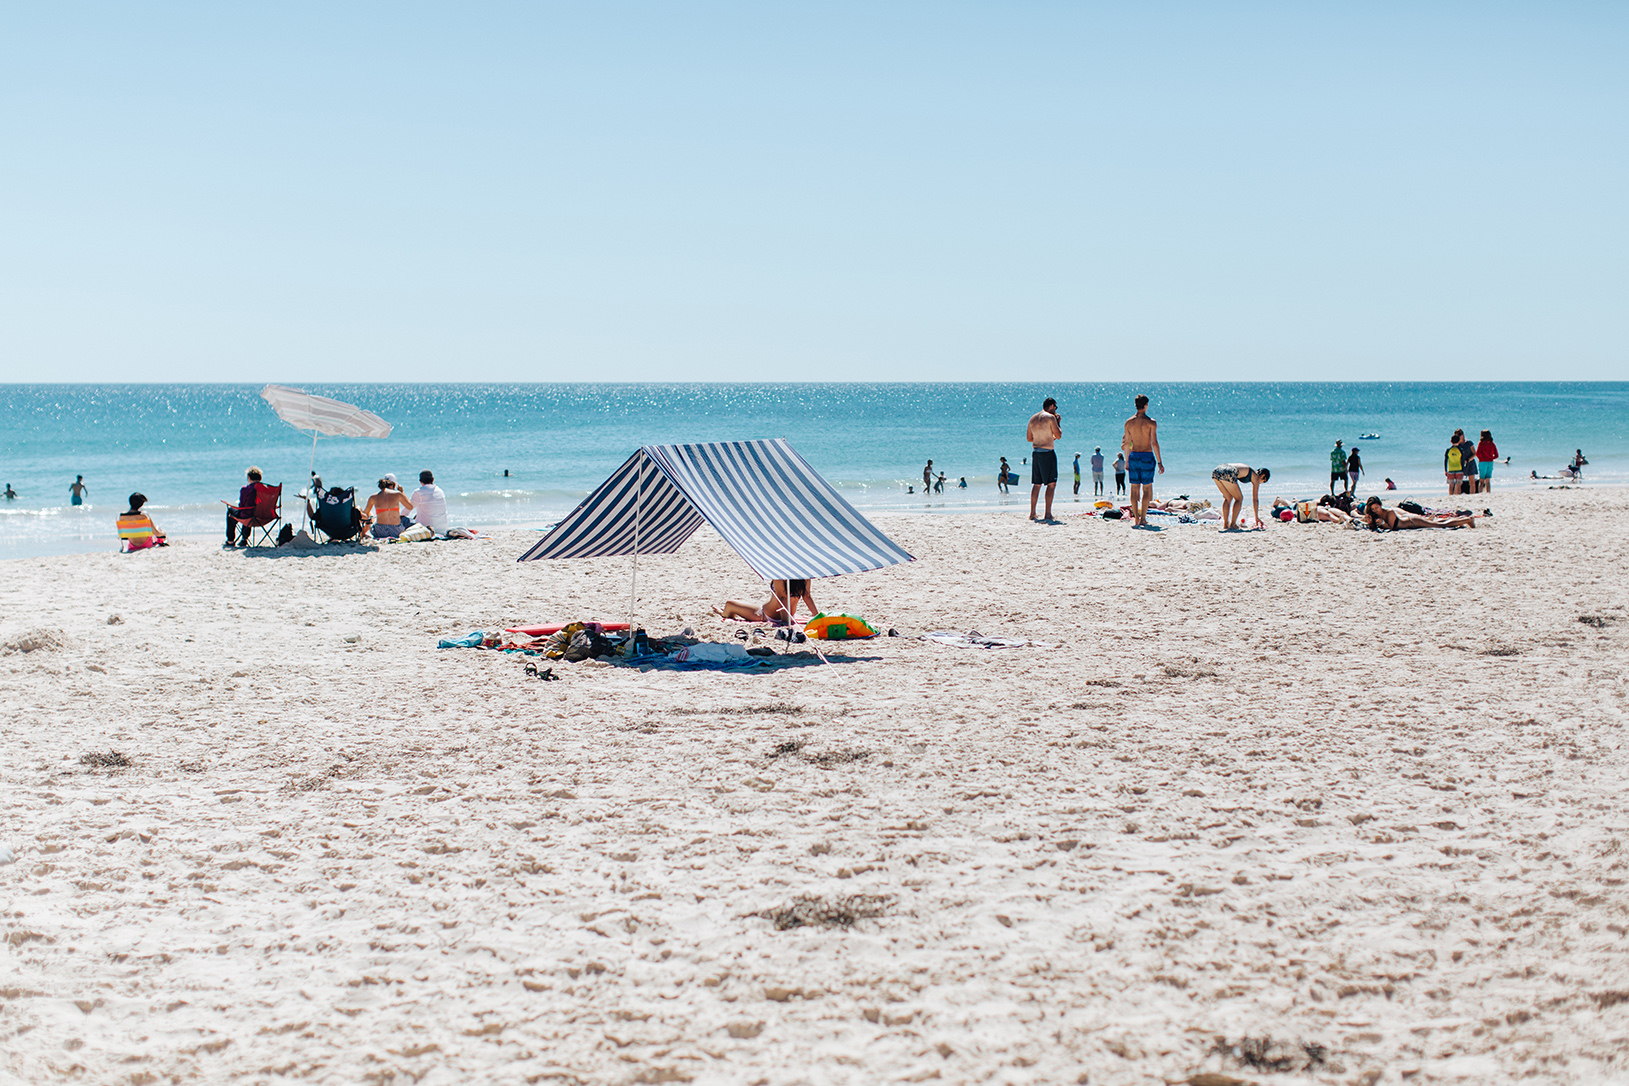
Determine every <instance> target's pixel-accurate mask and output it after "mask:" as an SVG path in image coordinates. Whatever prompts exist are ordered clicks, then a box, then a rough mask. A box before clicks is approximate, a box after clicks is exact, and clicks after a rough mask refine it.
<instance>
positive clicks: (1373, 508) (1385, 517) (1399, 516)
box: [1363, 497, 1476, 532]
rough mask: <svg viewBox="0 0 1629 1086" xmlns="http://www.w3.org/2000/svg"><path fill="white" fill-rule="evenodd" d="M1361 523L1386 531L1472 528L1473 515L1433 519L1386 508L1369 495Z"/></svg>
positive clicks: (1473, 524)
mask: <svg viewBox="0 0 1629 1086" xmlns="http://www.w3.org/2000/svg"><path fill="white" fill-rule="evenodd" d="M1363 523H1365V524H1367V525H1368V526H1369V527H1371V528H1383V529H1385V530H1386V531H1390V532H1396V531H1401V530H1402V529H1404V528H1474V527H1476V518H1475V517H1444V518H1442V519H1440V520H1433V519H1431V518H1429V517H1417V516H1415V515H1414V514H1413V513H1399V512H1396V511H1395V510H1391V509H1387V508H1386V507H1385V506H1383V505H1381V504H1380V499H1379V498H1378V497H1371V498H1370V499H1369V500H1368V501H1366V502H1364V503H1363Z"/></svg>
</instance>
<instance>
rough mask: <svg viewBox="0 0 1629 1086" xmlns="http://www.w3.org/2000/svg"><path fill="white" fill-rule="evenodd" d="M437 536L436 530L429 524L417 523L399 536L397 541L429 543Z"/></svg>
mask: <svg viewBox="0 0 1629 1086" xmlns="http://www.w3.org/2000/svg"><path fill="white" fill-rule="evenodd" d="M435 537H436V533H435V531H434V530H433V529H432V528H431V527H430V526H429V525H428V524H415V525H413V527H411V528H409V529H407V531H405V532H403V533H402V534H401V535H399V536H397V537H396V541H397V542H398V543H428V542H430V540H432V539H434V538H435Z"/></svg>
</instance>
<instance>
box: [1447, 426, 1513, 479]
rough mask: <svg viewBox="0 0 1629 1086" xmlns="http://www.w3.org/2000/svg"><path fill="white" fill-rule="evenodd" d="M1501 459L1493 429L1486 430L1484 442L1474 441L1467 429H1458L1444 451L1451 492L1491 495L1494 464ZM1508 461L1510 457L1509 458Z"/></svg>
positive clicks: (1483, 436)
mask: <svg viewBox="0 0 1629 1086" xmlns="http://www.w3.org/2000/svg"><path fill="white" fill-rule="evenodd" d="M1498 459H1499V446H1497V445H1495V444H1494V443H1493V434H1492V432H1491V431H1488V430H1483V431H1482V439H1481V440H1480V441H1472V440H1471V439H1470V438H1468V437H1466V436H1465V431H1464V430H1455V431H1454V436H1453V437H1451V438H1449V439H1448V448H1447V449H1446V450H1444V452H1443V454H1442V471H1443V474H1444V475H1445V476H1446V477H1447V480H1448V493H1449V494H1487V493H1492V491H1493V465H1494V462H1495V461H1497V460H1498ZM1507 462H1508V458H1507Z"/></svg>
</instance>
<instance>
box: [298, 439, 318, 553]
mask: <svg viewBox="0 0 1629 1086" xmlns="http://www.w3.org/2000/svg"><path fill="white" fill-rule="evenodd" d="M316 477H317V431H315V430H313V431H311V474H310V475H308V476H306V480H305V491H306V499H305V508H304V509H301V510H300V528H301V530H302V531H303V530H304V529H305V528H307V527H309V524H308V523H307V518H308V517H310V515H311V499H312V498H314V497H316V494H315V493H314V492H313V491H312V489H311V480H312V479H315V478H316Z"/></svg>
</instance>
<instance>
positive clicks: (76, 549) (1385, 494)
mask: <svg viewBox="0 0 1629 1086" xmlns="http://www.w3.org/2000/svg"><path fill="white" fill-rule="evenodd" d="M1207 481H1208V480H1207ZM1275 482H1276V480H1275ZM1524 483H1525V484H1526V485H1524V486H1522V487H1521V488H1520V489H1517V488H1514V487H1503V486H1501V487H1499V488H1498V489H1496V490H1494V491H1493V493H1492V495H1491V497H1494V498H1498V497H1501V496H1503V495H1506V494H1538V493H1544V492H1546V491H1554V490H1578V491H1589V492H1595V491H1599V492H1603V493H1610V492H1616V491H1620V490H1625V489H1629V482H1624V483H1620V482H1602V483H1594V482H1590V483H1584V484H1582V485H1580V484H1576V483H1563V482H1561V481H1560V480H1524ZM1545 483H1549V484H1550V485H1548V486H1545V485H1542V484H1545ZM1029 485H1030V484H1028V483H1024V484H1020V485H1018V486H1015V487H1014V488H1013V490H1012V494H1011V496H1010V498H1009V499H1008V500H1006V501H1004V502H1000V503H999V504H997V503H995V502H989V503H987V504H979V505H973V506H940V507H937V508H914V509H912V508H901V507H900V506H899V505H876V506H874V505H864V504H860V503H854V504H855V508H857V509H859V510H860V512H861V513H863V514H864V515H866V516H867V517H893V516H903V517H910V516H935V517H938V516H980V515H985V514H994V515H1003V514H1004V513H1005V512H1007V511H1009V510H1015V511H1018V512H1022V513H1024V514H1025V515H1026V516H1027V515H1028V509H1029ZM1087 485H1090V484H1089V483H1088V484H1087ZM1266 489H1270V490H1273V495H1272V496H1268V495H1267V494H1266V493H1265V492H1264V493H1263V500H1264V502H1265V503H1268V504H1270V502H1271V498H1272V497H1277V496H1288V495H1287V494H1286V493H1285V492H1286V490H1288V488H1285V487H1278V488H1276V489H1275V488H1273V487H1271V486H1269V487H1268V488H1266ZM1213 490H1214V488H1213ZM1290 493H1293V494H1297V495H1299V494H1300V493H1301V492H1299V491H1290ZM1320 493H1322V492H1320ZM1368 493H1375V492H1372V491H1365V495H1367V494H1368ZM1377 493H1379V495H1380V497H1381V498H1382V500H1384V501H1386V502H1388V503H1392V504H1395V503H1396V502H1398V501H1401V500H1415V501H1420V502H1422V503H1424V504H1427V505H1431V504H1435V503H1437V502H1441V501H1442V499H1444V498H1447V497H1448V495H1447V494H1444V493H1437V494H1425V493H1422V492H1421V491H1420V490H1419V489H1418V488H1415V489H1404V488H1399V489H1397V490H1381V491H1378V492H1377ZM1158 494H1159V490H1158V488H1156V495H1158ZM1170 496H1171V497H1174V496H1175V495H1174V494H1173V495H1170ZM1489 496H1490V495H1478V494H1463V495H1459V496H1458V502H1459V504H1462V505H1463V504H1477V505H1478V507H1479V508H1480V499H1482V498H1484V497H1489ZM585 497H586V495H585ZM845 497H850V501H851V502H852V501H853V498H852V497H851V496H849V495H846V494H845ZM1194 497H1195V498H1196V499H1209V500H1210V501H1211V503H1212V504H1213V505H1216V504H1219V495H1216V496H1213V494H1212V493H1205V492H1203V491H1201V492H1200V493H1199V494H1197V495H1194ZM1314 497H1316V495H1314ZM1108 498H1109V500H1114V501H1115V503H1116V505H1125V504H1127V499H1126V498H1124V497H1119V498H1116V497H1115V496H1114V495H1109V496H1108ZM1245 498H1246V501H1247V502H1248V500H1249V494H1248V492H1247V493H1246V495H1245ZM1044 500H1045V498H1044V495H1043V497H1042V501H1044ZM1096 500H1098V499H1096V498H1095V497H1088V496H1087V495H1085V494H1082V495H1081V496H1080V497H1079V498H1078V499H1077V498H1075V497H1074V496H1073V495H1067V496H1064V495H1060V496H1057V497H1055V498H1054V499H1053V506H1054V508H1055V509H1060V510H1064V511H1065V512H1067V511H1068V507H1070V506H1076V505H1078V506H1081V507H1089V506H1090V505H1091V503H1092V502H1094V501H1096ZM1161 500H1164V499H1163V498H1162V499H1161ZM1289 500H1291V501H1296V500H1301V499H1300V498H1299V497H1290V499H1289ZM1264 507H1265V506H1264ZM148 508H149V509H152V510H154V511H155V512H156V513H158V515H156V516H155V518H154V519H155V520H157V521H159V522H160V526H161V527H165V529H166V532H167V534H168V537H169V538H171V539H173V540H178V541H179V540H183V539H185V540H191V541H194V542H200V541H208V540H210V539H223V540H224V534H223V533H222V532H221V531H220V530H218V529H217V530H213V531H209V532H196V531H193V532H188V531H175V532H171V531H169V530H168V528H167V526H166V525H164V524H163V516H162V512H161V511H160V510H161V509H162V507H158V506H153V505H149V506H148ZM454 508H455V509H456V505H455V506H454ZM571 508H575V505H573V506H572V507H571ZM119 509H120V511H122V510H123V509H124V503H122V502H121V503H119ZM91 510H92V511H94V507H91ZM568 512H570V508H568V509H566V510H563V511H560V512H558V513H551V514H548V516H550V517H552V518H553V519H551V520H549V521H548V523H547V524H545V525H542V526H535V525H531V524H527V523H524V522H519V521H497V522H482V521H479V520H477V521H472V522H470V523H468V524H467V525H466V526H467V527H470V528H474V529H477V530H478V531H480V532H482V533H491V532H498V531H532V532H541V531H546V530H547V528H548V527H549V526H552V524H553V523H554V522H555V521H557V520H558V519H559V518H560V517H562V516H565V515H566V513H568ZM117 515H118V514H117V513H113V514H111V515H110V516H109V517H108V519H107V525H108V531H107V537H108V540H109V541H110V544H111V545H105V544H104V543H103V541H102V540H100V539H98V540H95V541H92V540H85V541H83V542H79V541H71V540H61V541H58V542H57V543H55V544H53V545H52V546H51V548H50V549H45V550H39V551H35V552H31V553H27V554H11V553H8V552H7V548H6V546H5V545H4V542H3V541H0V562H11V561H19V560H25V559H29V558H45V557H53V556H63V555H71V554H101V553H106V552H108V551H112V552H114V553H117V550H118V538H117V532H116V530H115V529H114V527H113V523H114V520H115V518H116V517H117ZM543 519H544V518H543V517H539V518H537V520H539V521H541V520H543ZM297 522H298V520H297V518H296V523H297ZM295 530H296V531H298V530H299V529H298V528H296V529H295Z"/></svg>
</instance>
